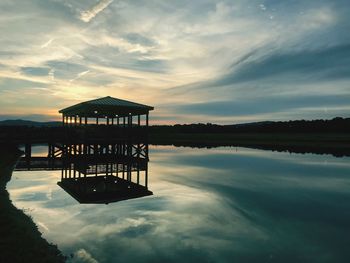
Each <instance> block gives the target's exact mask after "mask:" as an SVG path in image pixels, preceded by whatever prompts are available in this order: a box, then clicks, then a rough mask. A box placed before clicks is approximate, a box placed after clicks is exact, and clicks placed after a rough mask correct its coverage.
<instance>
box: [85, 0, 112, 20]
mask: <svg viewBox="0 0 350 263" xmlns="http://www.w3.org/2000/svg"><path fill="white" fill-rule="evenodd" d="M112 2H113V0H101V1H100V2H99V3H98V4H97V5H95V6H94V7H92V8H91V9H90V10H87V11H83V12H81V14H80V19H81V20H83V21H84V22H86V23H87V22H90V20H91V19H93V18H94V17H95V16H96V15H97V14H98V13H100V12H101V11H103V10H104V9H105V8H107V7H108V6H109V5H110V4H111V3H112Z"/></svg>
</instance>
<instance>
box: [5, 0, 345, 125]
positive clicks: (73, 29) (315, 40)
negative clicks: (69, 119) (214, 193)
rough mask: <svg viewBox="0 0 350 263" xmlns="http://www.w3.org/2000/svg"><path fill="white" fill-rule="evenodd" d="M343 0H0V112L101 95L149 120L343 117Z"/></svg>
mask: <svg viewBox="0 0 350 263" xmlns="http://www.w3.org/2000/svg"><path fill="white" fill-rule="evenodd" d="M349 9H350V2H349V0H308V1H305V0H266V1H256V0H195V1H185V0H177V1H174V0H128V1H126V0H100V1H98V0H31V1H25V0H0V109H1V111H0V120H4V119H19V118H21V119H30V120H36V121H48V120H59V119H60V116H59V114H58V110H59V109H62V108H65V107H68V106H70V105H73V104H76V103H79V102H82V101H86V100H90V99H95V98H99V97H104V96H112V97H117V98H121V99H126V100H131V101H135V102H139V103H143V104H147V105H151V106H154V107H155V110H154V111H153V112H152V113H151V123H152V124H174V123H199V122H202V123H208V122H211V123H220V124H231V123H243V122H252V121H265V120H294V119H319V118H333V117H336V116H340V117H349V115H350V66H349V65H350V33H349V32H350V16H349V15H348V11H349Z"/></svg>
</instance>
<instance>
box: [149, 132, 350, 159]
mask: <svg viewBox="0 0 350 263" xmlns="http://www.w3.org/2000/svg"><path fill="white" fill-rule="evenodd" d="M149 143H150V144H152V145H173V146H177V147H193V148H213V147H222V146H230V147H246V148H254V149H261V150H270V151H278V152H290V153H292V152H293V153H301V154H305V153H313V154H331V155H333V156H336V157H343V156H350V134H345V133H330V134H318V133H297V134H288V133H287V134H286V133H276V134H259V133H248V134H229V133H215V134H210V133H192V134H189V133H171V134H164V133H151V134H150V135H149Z"/></svg>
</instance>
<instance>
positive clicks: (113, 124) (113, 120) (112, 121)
mask: <svg viewBox="0 0 350 263" xmlns="http://www.w3.org/2000/svg"><path fill="white" fill-rule="evenodd" d="M111 121H112V125H114V117H112V119H111Z"/></svg>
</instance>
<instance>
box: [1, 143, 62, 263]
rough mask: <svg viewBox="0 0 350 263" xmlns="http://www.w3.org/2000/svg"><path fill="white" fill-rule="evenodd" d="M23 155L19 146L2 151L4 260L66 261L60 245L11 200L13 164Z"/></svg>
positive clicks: (2, 248) (2, 239) (2, 240)
mask: <svg viewBox="0 0 350 263" xmlns="http://www.w3.org/2000/svg"><path fill="white" fill-rule="evenodd" d="M21 155H22V152H21V151H19V150H18V149H17V148H16V147H14V146H10V147H4V146H3V145H2V148H1V152H0V235H1V240H0V262H4V263H5V262H9V263H10V262H11V263H17V262H18V263H19V262H37V263H40V262H43V263H44V262H53V263H61V262H65V261H66V258H65V257H64V256H63V254H62V252H61V251H60V250H59V249H58V248H57V246H56V245H53V244H50V243H49V242H48V241H47V240H45V239H44V238H43V237H42V234H41V233H40V232H39V230H38V227H37V225H36V224H35V223H34V222H33V220H32V219H31V218H30V216H28V215H26V214H25V213H24V212H23V211H22V210H20V209H18V208H16V207H15V206H14V205H13V204H12V201H11V200H10V196H9V193H8V192H7V190H6V184H7V182H8V181H10V180H11V176H12V172H13V167H14V166H15V164H16V162H17V160H18V158H19V157H20V156H21Z"/></svg>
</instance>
